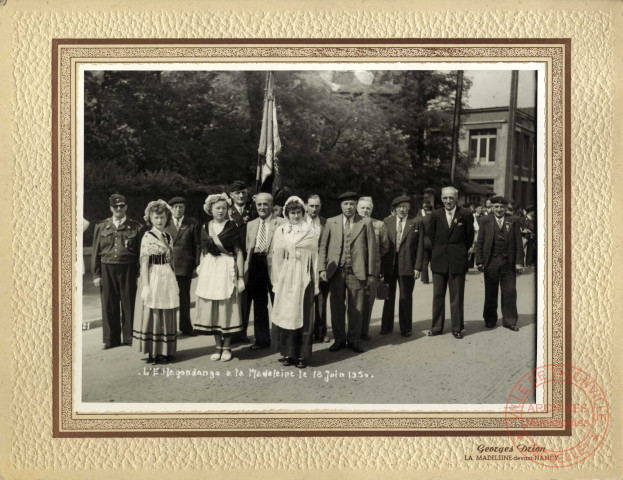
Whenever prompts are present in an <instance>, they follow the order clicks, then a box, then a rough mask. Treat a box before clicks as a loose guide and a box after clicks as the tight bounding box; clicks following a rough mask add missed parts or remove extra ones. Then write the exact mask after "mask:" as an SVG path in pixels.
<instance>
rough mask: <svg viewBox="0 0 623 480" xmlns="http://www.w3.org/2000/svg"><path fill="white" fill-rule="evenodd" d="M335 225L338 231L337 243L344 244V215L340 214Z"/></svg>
mask: <svg viewBox="0 0 623 480" xmlns="http://www.w3.org/2000/svg"><path fill="white" fill-rule="evenodd" d="M335 226H336V228H335V230H336V233H337V235H336V240H337V245H342V242H343V241H344V215H340V216H339V217H337V218H336V219H335Z"/></svg>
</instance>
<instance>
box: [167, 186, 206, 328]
mask: <svg viewBox="0 0 623 480" xmlns="http://www.w3.org/2000/svg"><path fill="white" fill-rule="evenodd" d="M168 203H169V206H170V207H171V223H169V226H167V227H166V228H165V231H166V232H167V233H168V234H169V235H171V238H172V239H173V264H174V266H175V278H176V279H177V286H178V287H179V290H180V310H179V311H180V316H179V329H180V331H181V332H182V334H183V335H189V336H191V337H195V336H196V335H197V334H196V333H195V329H194V328H193V324H192V322H191V321H190V283H191V281H192V278H193V274H194V273H195V268H197V258H199V256H200V254H201V252H200V250H201V240H200V236H199V235H200V233H201V231H200V230H199V227H198V225H197V221H196V220H195V219H194V218H190V217H187V216H185V215H184V213H185V212H186V199H185V198H184V197H173V198H172V199H171V200H169V202H168Z"/></svg>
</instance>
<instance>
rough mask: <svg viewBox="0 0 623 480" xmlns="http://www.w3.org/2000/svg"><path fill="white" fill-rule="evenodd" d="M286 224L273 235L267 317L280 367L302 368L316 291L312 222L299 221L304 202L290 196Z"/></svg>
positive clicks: (309, 340) (309, 341)
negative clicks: (271, 296) (272, 295)
mask: <svg viewBox="0 0 623 480" xmlns="http://www.w3.org/2000/svg"><path fill="white" fill-rule="evenodd" d="M284 214H285V217H286V219H287V220H288V222H287V223H284V224H282V225H280V226H279V227H277V230H276V231H275V236H274V237H273V260H272V278H271V281H272V284H273V289H274V292H275V301H274V303H273V310H272V315H271V319H272V322H273V325H274V329H275V331H276V334H277V337H278V338H277V343H278V344H279V350H280V353H281V355H282V358H280V359H279V361H280V362H283V365H284V366H289V365H296V366H297V367H298V368H305V367H306V366H307V364H308V362H309V360H310V358H311V353H312V340H313V328H314V295H317V294H318V292H319V290H318V238H317V235H316V231H315V230H314V227H313V224H312V223H309V222H305V221H303V217H304V215H305V203H304V202H303V200H301V199H300V198H299V197H290V198H288V200H287V201H286V203H285V205H284Z"/></svg>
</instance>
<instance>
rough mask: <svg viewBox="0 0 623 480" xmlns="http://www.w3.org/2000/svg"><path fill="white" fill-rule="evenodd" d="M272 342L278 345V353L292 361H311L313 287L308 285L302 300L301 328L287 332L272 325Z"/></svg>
mask: <svg viewBox="0 0 623 480" xmlns="http://www.w3.org/2000/svg"><path fill="white" fill-rule="evenodd" d="M272 333H273V342H274V343H275V344H276V345H279V353H281V355H282V356H284V357H289V358H293V359H298V358H303V359H305V360H306V361H309V360H310V359H311V355H312V342H313V339H314V287H313V285H312V284H311V283H310V284H309V285H307V288H306V289H305V298H304V300H303V326H302V327H301V328H297V329H296V330H288V329H286V328H281V327H279V326H278V325H274V324H273V329H272Z"/></svg>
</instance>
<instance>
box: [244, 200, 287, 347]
mask: <svg viewBox="0 0 623 480" xmlns="http://www.w3.org/2000/svg"><path fill="white" fill-rule="evenodd" d="M255 208H256V209H257V213H258V218H256V219H255V220H252V221H250V222H249V223H248V224H247V236H246V250H247V258H246V260H245V262H244V282H245V285H246V287H247V290H248V292H249V297H248V298H249V304H250V302H253V330H254V332H255V343H254V344H253V345H251V350H254V351H255V350H261V349H263V348H267V347H270V326H269V322H268V297H269V296H270V301H271V302H273V301H274V298H275V294H274V293H273V285H272V283H271V282H270V268H271V265H272V250H273V235H274V233H275V229H276V228H277V226H279V225H280V224H282V223H283V222H284V221H285V219H283V218H282V217H274V216H273V214H272V213H273V196H272V195H271V194H270V193H258V194H257V195H256V196H255Z"/></svg>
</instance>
